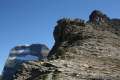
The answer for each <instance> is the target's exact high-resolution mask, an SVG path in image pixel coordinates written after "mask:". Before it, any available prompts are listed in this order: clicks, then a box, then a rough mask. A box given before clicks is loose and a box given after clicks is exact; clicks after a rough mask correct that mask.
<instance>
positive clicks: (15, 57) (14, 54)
mask: <svg viewBox="0 0 120 80" xmlns="http://www.w3.org/2000/svg"><path fill="white" fill-rule="evenodd" d="M48 52H49V49H48V48H47V47H46V46H45V45H43V44H32V45H19V46H16V47H14V48H13V49H11V51H10V55H9V57H8V59H7V61H6V64H5V67H4V70H3V79H4V80H13V77H14V76H15V73H16V71H17V70H19V69H20V68H21V67H20V65H22V64H23V63H26V62H29V61H40V60H46V59H47V55H48Z"/></svg>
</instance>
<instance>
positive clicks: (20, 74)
mask: <svg viewBox="0 0 120 80" xmlns="http://www.w3.org/2000/svg"><path fill="white" fill-rule="evenodd" d="M53 35H54V39H55V44H54V46H53V48H52V49H51V51H50V52H49V54H48V56H47V60H45V61H43V60H42V61H27V62H24V63H23V64H21V65H20V66H19V68H18V69H17V71H16V73H15V74H14V77H13V78H12V80H120V19H111V18H109V17H108V16H107V15H106V14H103V13H102V12H100V11H98V10H94V11H93V12H92V13H91V14H90V16H89V20H88V21H87V22H85V21H84V20H81V19H68V18H63V19H60V20H58V21H57V25H56V26H55V29H54V32H53Z"/></svg>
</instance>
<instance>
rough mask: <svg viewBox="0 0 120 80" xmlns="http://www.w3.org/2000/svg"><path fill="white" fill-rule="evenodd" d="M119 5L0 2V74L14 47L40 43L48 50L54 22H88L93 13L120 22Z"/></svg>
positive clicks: (112, 1) (62, 0) (102, 1)
mask: <svg viewBox="0 0 120 80" xmlns="http://www.w3.org/2000/svg"><path fill="white" fill-rule="evenodd" d="M119 5H120V0H0V37H1V38H0V73H1V71H2V69H3V66H4V64H5V61H6V59H7V57H8V54H9V50H10V49H11V48H12V47H14V46H16V45H18V44H31V43H42V44H46V45H47V46H48V47H49V48H51V47H52V46H53V44H54V39H53V35H52V32H53V30H54V26H55V25H56V21H57V20H58V19H60V18H62V17H70V18H81V19H85V20H88V16H89V14H90V12H91V11H92V10H94V9H98V10H101V11H103V12H104V13H106V14H107V15H108V16H109V17H111V18H120V6H119Z"/></svg>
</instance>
